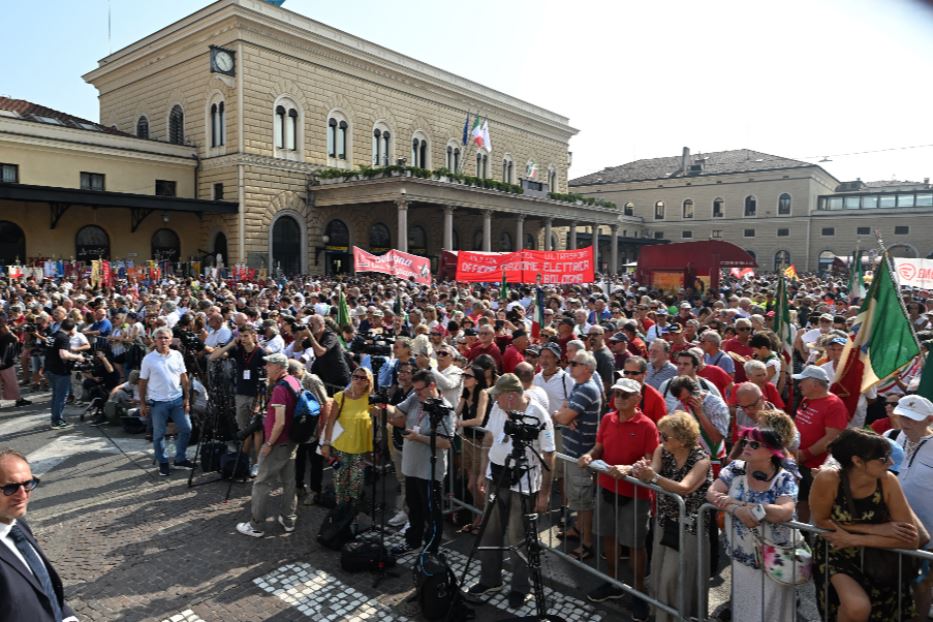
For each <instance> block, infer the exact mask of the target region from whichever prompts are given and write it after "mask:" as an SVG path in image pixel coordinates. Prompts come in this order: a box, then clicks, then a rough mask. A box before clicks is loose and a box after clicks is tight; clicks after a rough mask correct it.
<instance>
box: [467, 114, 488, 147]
mask: <svg viewBox="0 0 933 622" xmlns="http://www.w3.org/2000/svg"><path fill="white" fill-rule="evenodd" d="M470 137H471V139H472V140H473V144H474V145H476V148H477V149H485V148H486V147H485V144H484V143H483V123H482V122H481V121H480V117H479V115H478V114H477V115H476V118H475V119H473V129H472V130H470Z"/></svg>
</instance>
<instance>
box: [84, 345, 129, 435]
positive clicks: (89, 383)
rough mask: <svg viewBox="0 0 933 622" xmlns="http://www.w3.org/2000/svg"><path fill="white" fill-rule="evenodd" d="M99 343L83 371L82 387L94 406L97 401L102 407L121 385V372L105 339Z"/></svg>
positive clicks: (99, 420) (97, 421) (98, 420)
mask: <svg viewBox="0 0 933 622" xmlns="http://www.w3.org/2000/svg"><path fill="white" fill-rule="evenodd" d="M97 343H98V346H97V347H96V348H95V350H94V355H93V357H92V358H91V360H90V362H89V365H87V367H88V368H83V369H81V376H82V380H81V387H82V388H83V389H84V393H85V395H86V396H87V400H88V402H90V403H91V404H92V405H93V404H94V402H95V400H98V404H101V405H102V404H103V402H105V401H106V399H107V396H108V395H110V392H111V391H112V390H113V389H114V388H115V387H116V386H117V385H118V384H120V372H119V371H117V368H116V367H115V366H114V364H113V361H112V360H111V359H110V354H109V350H108V348H107V343H106V342H105V341H104V340H103V339H98V342H97ZM102 420H103V419H100V418H99V419H97V420H95V421H94V423H100V422H101V421H102Z"/></svg>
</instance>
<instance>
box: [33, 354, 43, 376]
mask: <svg viewBox="0 0 933 622" xmlns="http://www.w3.org/2000/svg"><path fill="white" fill-rule="evenodd" d="M43 367H45V355H43V354H35V353H33V354H32V355H30V357H29V369H30V371H32V373H34V374H38V373H39V372H40V371H42V368H43Z"/></svg>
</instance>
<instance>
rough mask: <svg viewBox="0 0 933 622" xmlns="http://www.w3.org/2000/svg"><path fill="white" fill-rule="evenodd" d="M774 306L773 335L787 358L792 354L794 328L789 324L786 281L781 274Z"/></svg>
mask: <svg viewBox="0 0 933 622" xmlns="http://www.w3.org/2000/svg"><path fill="white" fill-rule="evenodd" d="M775 298H776V300H775V306H774V333H775V334H776V335H777V336H778V339H780V340H781V345H783V346H784V351H785V352H787V354H788V355H789V356H793V353H794V327H793V326H792V325H791V323H790V309H789V308H788V306H787V279H785V278H784V273H783V272H782V273H781V276H780V278H779V279H778V289H777V296H776V297H775Z"/></svg>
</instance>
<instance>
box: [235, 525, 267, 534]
mask: <svg viewBox="0 0 933 622" xmlns="http://www.w3.org/2000/svg"><path fill="white" fill-rule="evenodd" d="M236 530H237V531H239V532H240V533H241V534H243V535H244V536H250V537H253V538H261V537H263V536H264V535H266V534H265V532H264V531H259V530H258V529H253V526H252V525H250V524H249V522H245V523H237V526H236Z"/></svg>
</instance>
